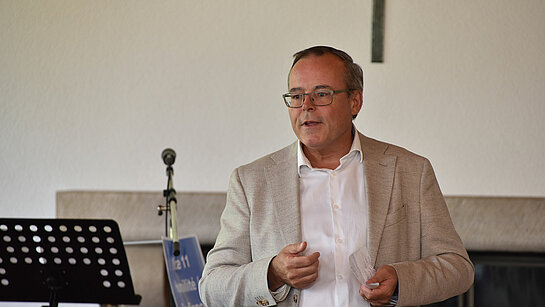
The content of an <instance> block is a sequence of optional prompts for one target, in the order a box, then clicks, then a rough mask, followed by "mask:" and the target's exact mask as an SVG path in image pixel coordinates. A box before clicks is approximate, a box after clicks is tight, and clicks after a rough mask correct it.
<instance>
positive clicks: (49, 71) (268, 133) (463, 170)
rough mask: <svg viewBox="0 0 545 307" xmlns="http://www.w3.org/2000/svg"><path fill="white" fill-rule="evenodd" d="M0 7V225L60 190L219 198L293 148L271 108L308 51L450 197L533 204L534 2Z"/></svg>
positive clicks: (537, 167)
mask: <svg viewBox="0 0 545 307" xmlns="http://www.w3.org/2000/svg"><path fill="white" fill-rule="evenodd" d="M371 3H372V1H370V0H369V1H361V0H360V1H343V2H342V3H330V2H329V1H297V2H295V1H287V0H283V1H250V0H237V1H234V0H231V1H162V2H149V1H4V0H1V1H0V43H1V49H0V50H1V52H0V81H1V82H0V86H1V88H0V129H1V130H0V144H1V145H0V187H1V189H2V193H0V208H1V212H2V213H1V215H2V216H33V217H42V216H49V217H52V216H54V206H55V192H56V191H57V190H65V189H107V190H161V189H163V188H164V185H165V182H166V178H165V176H164V166H163V163H162V161H161V159H160V153H161V151H162V149H164V148H165V147H173V148H174V149H175V150H176V151H177V154H178V158H177V161H176V164H175V177H174V184H175V187H176V188H177V189H178V190H183V191H224V190H226V188H227V181H228V177H229V174H230V172H231V170H232V169H233V168H234V167H236V166H238V165H240V164H242V163H246V162H250V161H251V160H253V159H255V158H258V157H259V156H261V155H264V154H266V153H268V152H271V151H273V150H275V149H278V148H280V147H282V146H283V145H286V144H288V143H290V142H291V141H293V140H294V139H295V138H294V136H293V134H292V132H291V128H290V125H289V122H288V120H287V114H286V113H287V112H286V110H285V107H284V105H283V103H282V100H281V98H280V94H281V93H283V92H285V91H286V75H287V72H288V69H289V66H290V64H291V55H292V54H293V53H294V52H296V51H298V50H300V49H303V48H306V47H308V46H311V45H316V44H328V45H333V46H336V47H338V48H341V49H344V50H346V51H348V52H349V53H350V54H351V55H352V56H353V57H354V58H355V60H356V61H357V62H359V63H360V64H361V65H362V66H363V67H364V70H365V78H366V91H365V107H364V110H363V113H362V114H361V115H360V116H359V117H358V119H357V120H356V124H357V126H358V127H359V128H360V129H361V130H363V131H364V132H365V133H366V134H368V135H370V136H373V137H376V138H380V139H383V140H387V141H390V142H393V143H396V144H400V145H403V146H406V147H407V148H409V149H411V150H413V151H415V152H417V153H420V154H422V155H425V156H427V157H428V158H430V160H431V161H432V163H433V164H434V166H435V170H436V173H437V176H438V178H439V181H440V183H441V186H442V188H443V191H444V193H445V194H466V195H525V196H545V176H543V171H545V163H544V162H543V161H544V159H543V154H544V153H545V138H543V137H542V134H541V131H543V130H544V128H545V124H544V115H545V104H544V103H543V100H544V97H545V87H544V86H543V84H544V83H545V82H544V81H545V73H544V71H545V61H543V58H542V57H543V54H544V49H545V34H544V32H543V29H544V28H545V2H543V1H539V0H534V1H496V0H494V1H492V0H489V1H469V0H468V1H459V0H458V1H395V2H394V1H391V2H388V3H387V7H386V25H385V28H386V40H385V63H383V64H371V63H370V41H371V38H370V36H371V29H370V25H371V7H372V4H371Z"/></svg>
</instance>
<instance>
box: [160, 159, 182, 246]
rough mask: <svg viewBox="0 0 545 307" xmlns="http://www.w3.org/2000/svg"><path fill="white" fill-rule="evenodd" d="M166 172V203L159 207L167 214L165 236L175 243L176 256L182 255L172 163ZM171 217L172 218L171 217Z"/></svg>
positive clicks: (161, 211)
mask: <svg viewBox="0 0 545 307" xmlns="http://www.w3.org/2000/svg"><path fill="white" fill-rule="evenodd" d="M166 174H167V177H168V181H167V188H166V189H165V190H163V196H164V197H165V205H164V206H159V207H158V208H157V210H158V214H159V215H162V214H163V212H166V214H165V236H166V237H168V238H170V239H172V242H173V244H174V246H173V248H172V250H173V252H174V256H178V255H180V242H179V241H178V227H177V223H176V204H177V200H176V190H174V188H173V184H172V177H173V175H174V170H173V169H172V166H171V165H168V166H167V169H166ZM169 217H170V219H169Z"/></svg>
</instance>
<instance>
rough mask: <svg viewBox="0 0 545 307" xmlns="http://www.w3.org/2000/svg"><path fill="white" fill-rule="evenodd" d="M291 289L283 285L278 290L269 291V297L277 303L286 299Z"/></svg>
mask: <svg viewBox="0 0 545 307" xmlns="http://www.w3.org/2000/svg"><path fill="white" fill-rule="evenodd" d="M290 289H291V287H290V286H288V285H286V284H283V285H282V286H281V287H280V288H278V289H276V290H274V291H271V295H272V296H273V297H274V300H275V301H276V302H277V303H278V302H281V301H283V300H285V299H286V297H288V293H289V292H290Z"/></svg>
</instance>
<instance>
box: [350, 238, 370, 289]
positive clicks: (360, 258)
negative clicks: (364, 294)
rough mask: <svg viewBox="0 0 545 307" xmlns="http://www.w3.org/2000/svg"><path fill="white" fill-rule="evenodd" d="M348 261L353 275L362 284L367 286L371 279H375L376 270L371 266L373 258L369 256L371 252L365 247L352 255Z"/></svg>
mask: <svg viewBox="0 0 545 307" xmlns="http://www.w3.org/2000/svg"><path fill="white" fill-rule="evenodd" d="M348 261H349V262H350V269H351V270H352V273H353V274H354V276H356V279H357V280H358V281H359V282H360V283H362V284H365V283H366V282H367V281H368V280H369V278H371V277H373V275H375V273H376V270H375V269H374V268H373V265H372V264H371V256H370V255H369V251H368V250H367V247H365V246H364V247H361V248H360V249H358V250H357V251H355V252H354V253H353V254H352V255H350V256H349V257H348Z"/></svg>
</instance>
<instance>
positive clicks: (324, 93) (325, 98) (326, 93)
mask: <svg viewBox="0 0 545 307" xmlns="http://www.w3.org/2000/svg"><path fill="white" fill-rule="evenodd" d="M310 97H311V98H312V101H313V102H314V104H315V105H317V106H325V105H328V104H330V103H331V102H332V101H333V100H332V99H333V91H332V90H325V89H324V90H316V91H314V92H312V93H310Z"/></svg>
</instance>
